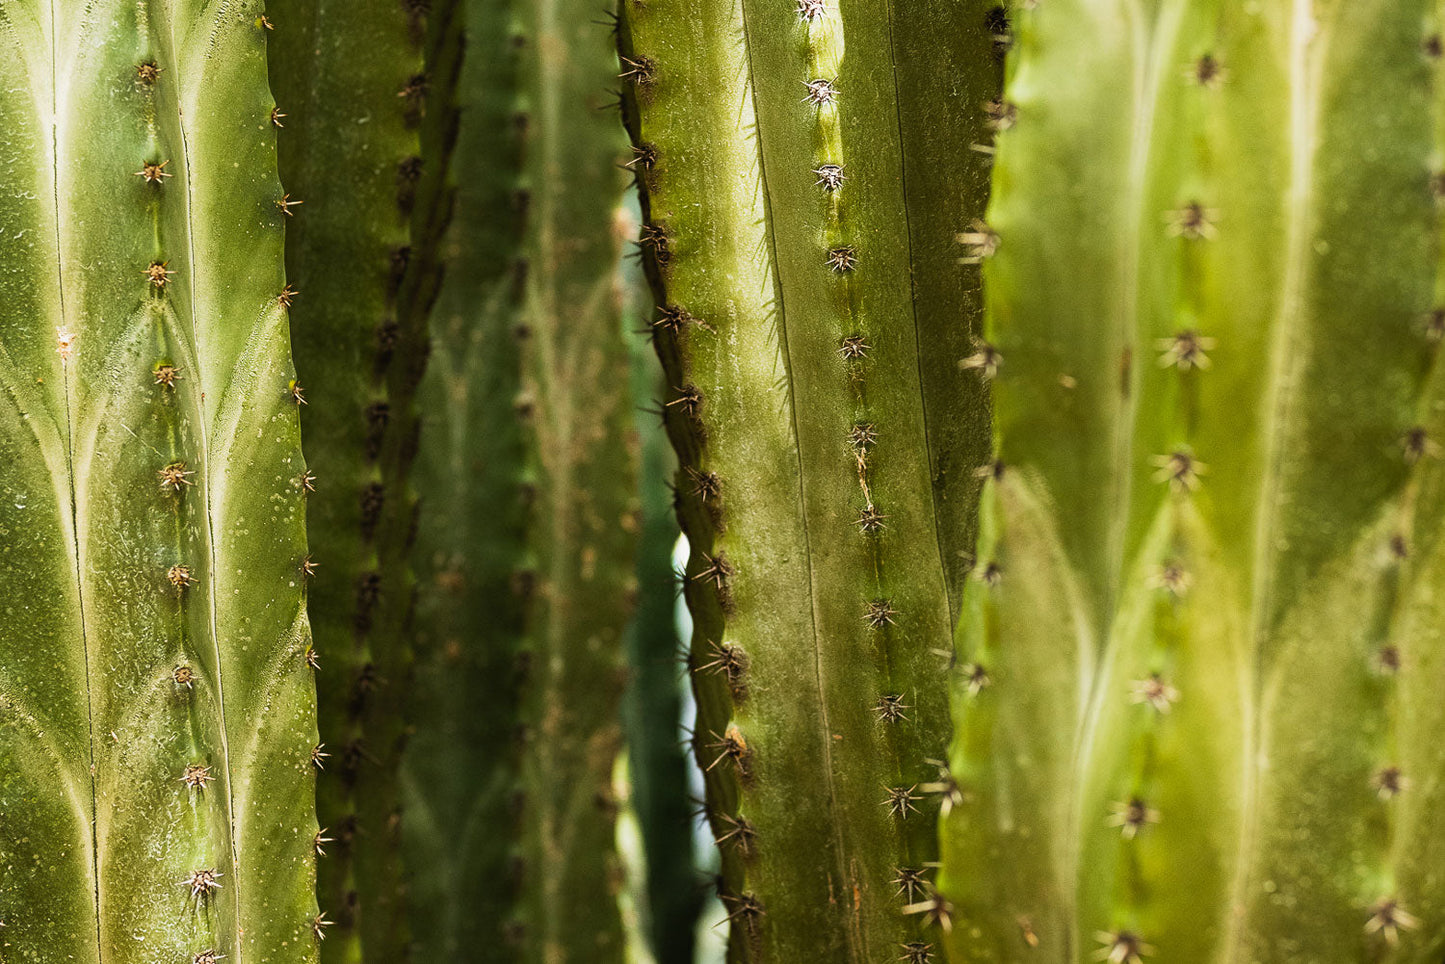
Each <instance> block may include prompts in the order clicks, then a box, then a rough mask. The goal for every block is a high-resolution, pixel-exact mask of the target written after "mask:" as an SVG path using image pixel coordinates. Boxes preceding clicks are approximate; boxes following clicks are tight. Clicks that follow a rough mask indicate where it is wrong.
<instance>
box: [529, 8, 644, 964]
mask: <svg viewBox="0 0 1445 964" xmlns="http://www.w3.org/2000/svg"><path fill="white" fill-rule="evenodd" d="M521 20H522V29H523V31H524V33H525V37H526V45H525V47H524V49H523V50H522V52H521V62H520V65H519V69H520V72H521V73H520V77H521V88H522V91H523V96H524V98H525V99H526V103H527V104H529V105H530V108H531V112H530V121H529V125H528V133H527V139H526V143H525V151H526V164H525V168H524V178H525V186H526V188H527V191H528V194H529V196H530V203H529V206H528V213H527V217H528V230H527V239H526V242H525V244H524V246H523V253H524V256H525V258H526V284H525V287H524V290H523V300H522V306H521V315H520V320H519V325H520V326H521V330H520V335H521V337H522V344H521V357H520V363H521V372H522V385H521V395H520V397H519V400H518V414H519V416H520V417H521V418H522V420H523V423H524V429H525V431H526V433H527V440H528V458H529V471H530V473H531V478H532V480H533V482H534V485H535V503H534V504H533V512H534V517H533V518H534V520H535V521H534V524H533V527H532V531H531V533H530V538H529V548H530V555H531V558H532V559H533V560H534V564H535V568H536V586H535V594H534V595H533V597H532V599H531V600H530V606H529V612H528V633H527V640H526V642H525V646H526V648H527V651H528V652H527V655H528V661H527V667H528V670H527V674H528V675H527V680H526V687H525V692H524V694H523V700H522V718H523V721H524V723H525V727H526V730H525V739H526V749H525V753H524V755H523V758H522V775H521V776H522V779H521V790H522V793H521V796H520V797H519V800H518V802H519V803H520V805H521V807H522V814H523V819H522V831H521V846H522V857H523V866H522V867H521V868H520V874H521V878H522V880H523V888H522V893H521V900H520V903H519V908H518V913H519V924H520V926H521V931H520V933H521V935H522V939H523V942H524V943H523V959H525V960H532V961H545V962H548V964H562V962H577V964H583V962H588V964H591V962H598V964H605V962H608V961H620V960H622V957H623V952H624V949H625V946H624V941H623V934H622V921H621V916H620V914H619V912H618V907H617V903H616V900H615V898H616V895H617V893H618V891H619V890H620V888H621V885H622V870H621V867H620V865H619V863H618V861H617V857H616V854H615V846H614V826H613V824H614V818H615V816H616V809H617V803H616V801H615V800H614V798H613V790H612V779H613V765H614V760H615V758H616V754H617V751H618V749H619V748H620V745H621V741H622V728H621V720H620V706H621V699H622V689H623V682H624V679H625V676H626V670H625V663H624V658H625V649H624V644H625V640H624V638H623V634H624V631H625V629H626V627H627V623H628V621H629V619H630V617H631V610H632V601H633V599H634V597H635V595H636V582H635V577H634V575H633V558H634V552H635V547H636V540H637V529H638V509H637V505H636V473H637V465H636V462H637V440H636V437H635V435H634V433H633V431H632V400H631V395H630V392H629V391H628V377H627V373H628V349H627V342H626V339H625V338H624V335H623V329H622V289H621V284H620V278H619V271H618V265H619V263H620V260H621V257H622V252H621V248H622V238H621V232H620V231H619V230H618V226H619V225H620V224H621V223H622V221H621V217H620V215H621V202H622V192H623V188H624V186H625V183H626V178H625V176H624V172H623V171H622V170H621V169H620V167H619V165H620V163H621V161H622V159H623V157H624V155H625V154H626V150H627V145H626V140H625V136H624V134H623V132H622V130H621V128H620V126H619V125H618V123H617V117H616V115H615V114H614V113H612V112H610V111H608V110H607V109H606V108H607V106H608V103H607V99H608V94H609V89H610V88H611V87H612V85H613V84H614V82H615V73H616V67H615V65H616V59H615V54H614V52H613V49H612V45H611V43H610V38H609V36H608V34H607V32H606V31H605V30H604V29H603V28H602V27H601V26H600V25H599V24H598V23H597V18H596V6H595V4H593V2H592V0H537V2H534V3H531V4H529V5H527V6H526V7H525V8H524V10H523V12H522V16H521Z"/></svg>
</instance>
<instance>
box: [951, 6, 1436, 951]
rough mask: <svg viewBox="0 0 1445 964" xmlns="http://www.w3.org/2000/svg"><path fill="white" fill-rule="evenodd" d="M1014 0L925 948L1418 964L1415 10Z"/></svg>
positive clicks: (1425, 359) (1426, 937)
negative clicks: (993, 442) (970, 543)
mask: <svg viewBox="0 0 1445 964" xmlns="http://www.w3.org/2000/svg"><path fill="white" fill-rule="evenodd" d="M1030 6H1031V9H1028V10H1021V11H1019V12H1018V14H1017V18H1016V20H1015V22H1014V24H1013V26H1012V29H1011V31H1008V30H1005V31H1004V32H1006V33H1011V36H1012V40H1013V52H1012V53H1011V54H1010V60H1011V67H1010V71H1009V81H1008V85H1007V88H1006V89H1007V97H1008V101H1009V104H1008V106H1007V108H1006V110H1005V113H1006V114H1007V116H1008V117H1009V119H1010V123H1011V128H1010V129H1009V130H1007V131H1006V132H1004V133H1001V134H1000V136H999V138H998V154H997V168H996V172H995V187H994V191H995V193H994V200H993V203H992V206H991V208H990V212H989V216H988V223H989V228H988V229H983V228H979V229H977V230H975V231H973V232H971V233H970V235H969V236H968V237H967V238H965V239H964V250H965V252H966V253H967V255H968V256H979V257H985V256H987V255H989V254H990V253H991V252H992V251H993V249H994V248H996V253H993V255H992V257H991V258H989V259H988V261H987V268H986V287H987V292H988V306H989V322H988V332H987V336H986V337H987V338H988V341H989V342H990V343H991V346H992V347H984V348H981V351H984V352H987V353H991V354H992V356H993V357H994V359H995V365H993V366H991V367H990V368H985V369H982V370H981V371H980V372H979V374H980V375H981V376H983V377H985V378H987V377H989V376H992V383H993V392H994V404H995V412H996V420H995V425H996V432H997V446H998V449H997V451H998V457H999V459H1000V464H999V466H998V467H997V468H996V470H995V471H994V472H993V473H992V474H991V477H990V481H989V482H988V484H987V489H986V492H985V497H984V501H983V510H982V524H981V535H980V539H979V558H980V564H981V565H984V566H985V567H987V569H988V571H989V572H991V573H992V574H993V578H991V579H989V580H984V581H981V582H977V583H973V584H971V585H970V586H969V588H968V590H967V592H966V599H965V607H964V609H965V612H964V616H963V619H962V621H961V624H960V628H959V636H958V640H959V648H960V653H961V663H960V672H959V677H958V682H957V683H956V685H955V687H954V689H955V694H954V712H955V716H956V719H957V726H958V729H957V740H956V743H955V745H954V748H953V756H952V763H953V769H954V773H955V775H956V776H957V778H958V779H959V781H960V782H961V783H962V785H963V786H964V787H965V788H966V793H965V794H964V795H963V796H962V797H961V799H960V801H959V803H958V804H957V805H955V806H954V807H953V808H952V811H951V813H950V814H949V816H948V818H947V819H946V821H945V825H944V833H943V839H944V875H943V880H942V882H941V885H942V890H943V893H944V897H945V898H946V900H947V901H948V902H950V903H951V908H946V907H943V906H942V905H938V906H937V910H938V912H939V915H940V916H942V914H943V912H945V911H948V910H950V909H951V913H952V917H951V920H952V925H953V926H952V933H951V935H948V936H947V937H946V943H947V945H948V948H949V952H950V959H951V960H957V961H1018V960H1024V959H1028V960H1039V961H1077V960H1082V959H1085V958H1087V957H1088V956H1089V955H1091V954H1094V955H1096V956H1098V957H1107V958H1108V960H1110V961H1113V962H1116V964H1136V962H1138V961H1139V960H1140V958H1145V959H1149V958H1154V959H1157V960H1159V961H1165V962H1169V964H1180V962H1185V964H1187V962H1193V961H1250V962H1259V964H1275V962H1298V964H1304V962H1353V961H1436V960H1438V959H1439V955H1440V952H1441V943H1442V937H1441V935H1442V933H1445V883H1442V878H1441V875H1440V872H1439V868H1440V866H1441V860H1442V857H1445V854H1442V851H1441V843H1440V841H1441V839H1442V835H1441V829H1442V828H1441V826H1440V821H1441V819H1442V818H1441V814H1442V813H1445V811H1442V808H1441V802H1442V801H1441V798H1440V794H1441V792H1442V787H1445V783H1442V779H1441V777H1442V775H1445V757H1442V751H1441V748H1440V747H1441V744H1440V741H1439V739H1438V734H1439V733H1440V731H1441V726H1442V724H1445V719H1442V714H1441V709H1440V707H1441V703H1440V699H1439V693H1440V691H1441V687H1442V684H1445V678H1442V677H1445V663H1442V659H1441V646H1440V643H1441V637H1440V634H1441V626H1442V622H1441V619H1442V613H1441V611H1440V605H1441V600H1440V593H1439V586H1440V584H1441V579H1442V576H1445V543H1442V542H1441V540H1440V538H1439V536H1440V521H1441V519H1442V504H1441V500H1442V498H1445V491H1442V487H1441V479H1440V469H1439V461H1438V457H1439V454H1440V449H1439V447H1438V445H1437V443H1436V442H1435V441H1434V439H1435V438H1437V437H1438V436H1439V434H1440V431H1441V426H1440V419H1441V402H1440V399H1441V391H1442V389H1441V383H1440V374H1439V371H1438V366H1437V357H1438V351H1439V344H1440V341H1441V334H1442V331H1445V322H1442V319H1445V314H1442V312H1441V310H1440V304H1441V300H1440V299H1441V296H1442V289H1441V287H1440V282H1439V255H1438V236H1439V227H1440V225H1439V203H1440V196H1441V190H1440V187H1441V180H1440V177H1439V175H1438V174H1436V175H1432V173H1431V172H1432V170H1438V169H1439V166H1440V164H1441V158H1442V147H1445V144H1442V141H1441V137H1442V133H1441V131H1442V128H1441V126H1440V111H1439V108H1438V106H1432V103H1433V104H1438V103H1439V96H1438V91H1437V84H1438V83H1439V80H1440V77H1439V68H1438V66H1437V61H1438V58H1439V50H1440V41H1439V39H1438V36H1436V35H1434V34H1433V31H1435V30H1436V29H1437V28H1438V20H1437V17H1436V11H1435V9H1434V4H1433V3H1428V2H1403V3H1402V2H1390V3H1386V2H1364V3H1348V4H1347V3H1339V2H1320V0H1314V2H1312V0H1291V2H1288V3H1278V4H1258V5H1256V4H1250V3H1247V2H1235V0H1193V2H1179V0H1158V2H1148V3H1133V2H1129V3H1122V2H1119V3H1116V2H1112V0H1092V2H1084V3H1048V2H1046V3H1040V4H1037V5H1030ZM1081 37H1088V38H1090V41H1089V43H1087V44H1083V43H1080V38H1081ZM1432 193H1433V195H1434V196H1433V197H1432ZM940 938H941V939H944V937H943V935H941V934H940Z"/></svg>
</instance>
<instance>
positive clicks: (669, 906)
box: [623, 263, 707, 964]
mask: <svg viewBox="0 0 1445 964" xmlns="http://www.w3.org/2000/svg"><path fill="white" fill-rule="evenodd" d="M624 281H625V282H626V284H627V290H626V295H627V299H626V300H627V310H626V312H625V315H624V317H625V319H626V324H627V327H628V329H629V331H630V341H629V348H630V350H631V354H632V358H631V363H632V385H631V388H632V396H633V398H635V399H638V400H642V399H653V398H658V397H660V396H661V395H662V394H663V393H664V392H665V391H666V388H667V383H666V379H665V378H664V376H663V374H662V372H661V371H659V370H658V365H657V359H656V356H655V355H654V353H653V351H652V345H651V344H650V343H649V341H650V339H649V338H648V334H649V332H648V323H647V320H646V319H647V316H648V313H649V312H650V310H651V308H652V298H651V295H650V294H649V293H648V292H647V290H646V280H645V279H644V278H643V276H642V271H641V270H640V268H639V267H638V266H637V265H636V264H635V263H629V264H628V265H627V267H626V269H625V274H624ZM633 425H634V429H635V431H636V432H637V435H638V437H639V439H640V441H641V453H640V454H641V457H640V468H641V472H640V474H639V479H638V487H639V491H638V498H639V503H640V508H641V524H642V526H641V529H640V531H639V535H638V546H637V607H636V611H635V612H634V614H633V618H632V625H631V626H630V627H629V629H628V634H627V647H628V652H627V661H628V668H629V674H630V675H629V680H628V687H627V694H626V696H625V698H624V703H623V713H624V716H623V723H624V727H625V728H626V736H627V752H628V766H629V772H630V774H631V784H632V809H633V811H634V812H635V813H636V816H637V823H638V827H639V829H640V831H641V838H642V850H643V858H644V859H643V865H642V868H643V869H644V870H645V874H643V882H642V886H641V887H639V888H638V889H639V891H640V892H641V894H642V896H643V898H644V900H643V901H642V903H643V905H644V910H643V920H642V923H641V929H642V930H643V932H644V933H645V934H646V937H647V944H648V947H649V950H650V952H651V954H652V956H653V957H654V958H655V959H656V961H657V964H692V961H693V959H694V956H695V944H696V937H695V934H696V931H697V922H698V915H699V914H700V913H701V911H702V906H703V901H704V899H705V898H706V896H707V893H706V890H705V889H704V886H703V880H702V879H701V877H700V875H699V874H698V872H697V869H696V868H695V866H694V860H693V858H694V853H693V849H694V847H693V837H694V826H695V823H696V821H695V819H694V811H695V804H694V803H693V800H692V798H691V796H690V795H689V793H690V788H689V785H688V776H689V774H690V772H691V770H690V767H691V765H692V763H691V761H690V760H689V759H688V754H687V748H686V744H685V743H683V742H681V741H680V740H679V730H680V728H681V726H682V721H683V688H684V686H685V685H686V684H685V682H684V680H683V673H682V670H683V667H682V665H681V664H680V662H679V650H680V649H681V648H682V640H681V639H679V637H678V628H677V615H678V613H677V605H678V601H677V597H678V585H677V573H676V572H675V571H674V569H673V562H672V554H673V549H674V547H675V546H676V545H677V538H678V527H677V516H676V514H675V513H674V512H673V499H674V493H673V491H672V489H671V486H670V484H669V483H670V480H672V479H673V478H674V477H675V476H676V475H677V457H676V456H675V455H674V453H673V451H672V446H671V445H670V444H669V443H668V440H667V433H666V431H665V430H664V428H663V425H662V422H661V420H660V419H659V418H658V412H657V410H656V408H653V407H644V406H638V407H637V408H636V409H635V414H634V418H633Z"/></svg>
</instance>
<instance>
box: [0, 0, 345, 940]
mask: <svg viewBox="0 0 1445 964" xmlns="http://www.w3.org/2000/svg"><path fill="white" fill-rule="evenodd" d="M266 28H267V21H266V20H265V18H264V16H263V10H262V7H261V5H260V4H258V3H214V2H212V3H208V2H200V0H196V2H173V3H161V2H151V0H145V2H136V0H125V2H120V0H114V2H101V0H97V2H92V3H88V4H85V5H81V4H74V3H58V4H53V3H38V2H23V0H16V2H7V3H5V5H4V6H3V7H0V58H3V63H4V70H5V74H6V76H7V78H8V80H7V83H6V85H5V89H4V91H3V93H0V117H3V127H4V130H5V137H4V139H3V141H0V151H3V169H4V171H5V181H4V184H5V189H4V193H3V200H0V224H3V225H4V232H5V237H6V239H7V244H6V259H5V262H4V265H3V267H0V291H3V299H0V304H3V308H0V346H3V347H0V379H3V382H4V386H5V392H4V396H5V401H4V404H3V406H0V412H3V414H0V424H3V429H0V490H3V499H0V533H3V538H4V551H3V553H0V594H3V597H4V599H5V607H6V611H7V616H6V618H5V620H4V624H3V628H0V665H3V669H0V694H3V695H0V920H3V922H4V926H5V929H4V944H3V950H0V956H3V957H4V959H5V960H7V961H94V962H99V961H105V962H121V961H136V962H154V961H187V962H191V961H195V962H210V961H215V960H218V959H220V958H222V957H224V958H225V960H227V961H228V962H257V964H259V962H267V961H274V962H282V961H286V962H294V961H307V960H314V959H315V953H316V952H315V947H316V943H317V934H318V932H319V930H320V927H321V926H322V925H321V924H320V922H319V921H318V920H317V919H316V904H315V898H314V896H313V884H314V875H313V863H312V859H313V858H312V846H313V839H314V837H315V834H316V829H317V828H316V823H315V816H314V813H315V811H314V804H313V776H312V773H313V764H312V759H313V757H312V754H313V748H314V746H315V743H316V723H315V702H314V692H313V682H312V676H311V670H310V668H309V667H308V666H307V660H306V654H307V652H308V642H309V630H308V627H307V621H306V616H305V612H304V609H303V600H304V589H303V580H302V572H301V570H302V563H303V559H304V557H305V552H306V540H305V531H304V519H305V505H306V492H305V485H304V479H305V477H306V476H305V472H306V467H305V465H304V464H303V463H302V460H301V454H300V446H299V438H298V431H297V418H296V412H295V408H296V401H295V399H294V397H293V394H292V386H293V383H294V379H293V376H292V372H291V369H290V362H289V352H288V331H287V323H286V312H285V310H284V305H283V304H282V303H281V302H280V301H279V300H278V295H279V294H280V293H281V292H282V291H283V289H284V285H285V278H284V274H283V270H282V259H281V247H282V238H283V226H282V222H283V221H284V219H285V216H284V214H283V212H282V210H281V209H280V207H278V204H277V202H278V201H280V200H281V198H282V193H281V189H280V185H279V183H278V181H277V177H276V163H275V136H274V132H273V130H272V128H271V119H270V114H271V109H272V106H273V105H272V99H271V94H270V92H269V89H268V87H267V83H266V39H265V37H266Z"/></svg>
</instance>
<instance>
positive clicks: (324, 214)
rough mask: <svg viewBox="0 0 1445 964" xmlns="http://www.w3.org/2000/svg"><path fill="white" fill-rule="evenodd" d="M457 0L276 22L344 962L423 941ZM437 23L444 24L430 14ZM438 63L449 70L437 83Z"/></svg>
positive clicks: (385, 2)
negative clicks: (416, 470)
mask: <svg viewBox="0 0 1445 964" xmlns="http://www.w3.org/2000/svg"><path fill="white" fill-rule="evenodd" d="M453 7H454V5H453V4H451V3H446V2H443V3H437V4H435V5H433V7H432V8H431V11H430V14H426V13H424V10H423V8H422V6H421V5H418V4H408V3H402V2H399V0H368V2H365V3H361V4H356V3H330V2H322V3H311V2H305V3H301V2H294V0H284V2H281V0H278V2H276V3H275V4H274V15H273V16H274V20H275V30H274V31H273V32H272V34H271V48H272V68H271V73H272V77H273V78H274V82H275V87H276V93H277V99H278V102H279V104H280V105H281V106H280V112H279V113H278V114H277V115H276V117H275V119H274V120H275V124H276V126H277V127H278V128H281V132H280V135H279V136H280V157H281V175H282V179H283V181H284V183H285V188H286V190H287V192H288V193H289V196H290V197H291V198H293V199H294V201H295V203H296V204H297V205H301V206H298V207H295V208H294V211H293V212H292V213H293V214H294V216H293V217H292V218H290V219H289V220H288V222H287V252H286V253H287V263H288V266H289V268H290V278H291V280H292V282H293V285H294V287H293V288H291V289H288V297H287V302H288V305H289V310H290V314H291V323H292V328H293V338H294V342H295V345H296V364H297V370H298V372H299V374H300V378H301V381H302V383H303V385H304V386H305V391H306V403H307V404H306V408H305V409H304V411H303V413H302V420H303V426H304V428H305V431H306V448H307V457H308V461H309V462H310V464H311V466H312V467H313V469H314V471H315V476H316V478H315V481H314V487H315V490H316V491H315V494H314V495H313V496H312V500H311V501H312V514H311V519H310V531H311V548H312V562H313V565H314V568H315V570H316V572H315V575H314V579H313V581H314V588H313V590H312V594H311V617H312V622H313V626H314V629H315V634H316V662H317V663H318V687H319V690H320V700H321V736H322V739H323V740H324V741H325V742H326V744H327V750H326V752H328V753H329V754H331V758H330V760H329V761H327V763H326V770H325V771H324V772H323V774H322V776H321V782H320V796H319V812H320V817H321V821H322V823H323V824H324V825H325V827H326V830H325V834H324V836H325V837H327V838H329V839H328V840H327V841H325V842H324V843H323V845H322V846H323V849H324V860H323V861H322V863H321V867H320V877H321V883H320V899H321V903H322V906H323V909H325V910H326V911H328V912H329V913H330V914H331V915H332V917H333V918H334V919H335V921H336V924H337V927H336V929H335V932H334V933H333V935H332V937H331V939H330V940H329V941H328V942H327V944H326V947H325V948H324V955H323V956H324V958H325V959H326V960H328V961H336V962H351V961H358V960H363V959H364V960H367V961H382V962H387V964H390V962H394V961H398V960H402V959H403V958H404V955H405V953H406V947H407V945H408V940H409V938H408V932H407V917H406V908H405V906H404V892H405V886H406V885H405V880H404V874H403V869H402V855H401V829H400V820H401V794H400V789H399V778H398V768H399V766H400V759H401V753H402V746H403V742H404V739H405V735H406V718H405V712H404V706H405V702H406V693H407V688H408V684H409V680H410V674H411V651H410V645H409V632H408V627H407V621H408V619H409V617H410V611H411V597H412V585H411V576H410V572H409V570H408V568H407V555H408V552H409V549H410V539H411V534H412V528H413V526H414V524H415V513H416V505H415V499H414V498H413V497H412V495H411V492H410V490H409V488H408V486H407V474H408V470H409V467H410V462H411V460H412V458H413V456H414V452H415V448H416V417H415V410H414V409H415V406H414V405H413V399H414V396H415V392H416V387H417V382H418V380H419V379H420V377H421V369H422V366H423V365H424V363H425V358H426V349H427V344H428V336H427V316H428V313H429V310H430V303H431V296H432V294H433V293H434V289H435V285H436V275H437V274H438V271H437V268H436V258H437V249H438V243H437V230H438V228H437V224H438V222H441V223H444V221H445V212H444V207H445V205H444V203H443V202H444V200H445V190H444V187H443V185H444V174H445V168H446V154H447V151H448V150H449V144H447V143H446V142H445V138H444V137H438V138H437V139H436V140H437V143H436V144H432V143H428V145H427V149H424V148H423V143H422V142H423V137H422V134H421V128H422V127H423V125H424V124H427V123H433V124H442V123H446V122H447V121H449V120H450V119H451V113H450V111H449V105H448V103H447V101H448V95H449V87H450V83H451V80H450V78H451V77H452V73H451V72H450V70H449V69H448V67H447V66H445V65H444V66H443V67H442V69H440V70H438V71H435V72H431V71H429V70H427V69H425V68H424V62H423V58H424V51H425V48H426V46H427V44H426V41H427V37H428V32H429V30H430V31H431V33H432V34H433V35H434V36H435V38H436V39H437V42H438V46H440V47H448V46H450V47H455V46H456V45H457V44H459V43H460V38H459V36H454V35H455V34H457V33H458V31H456V29H455V25H454V24H453V23H452V20H451V15H452V13H453ZM429 17H430V19H431V22H430V23H429V22H428V18H429ZM433 73H435V76H433Z"/></svg>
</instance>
